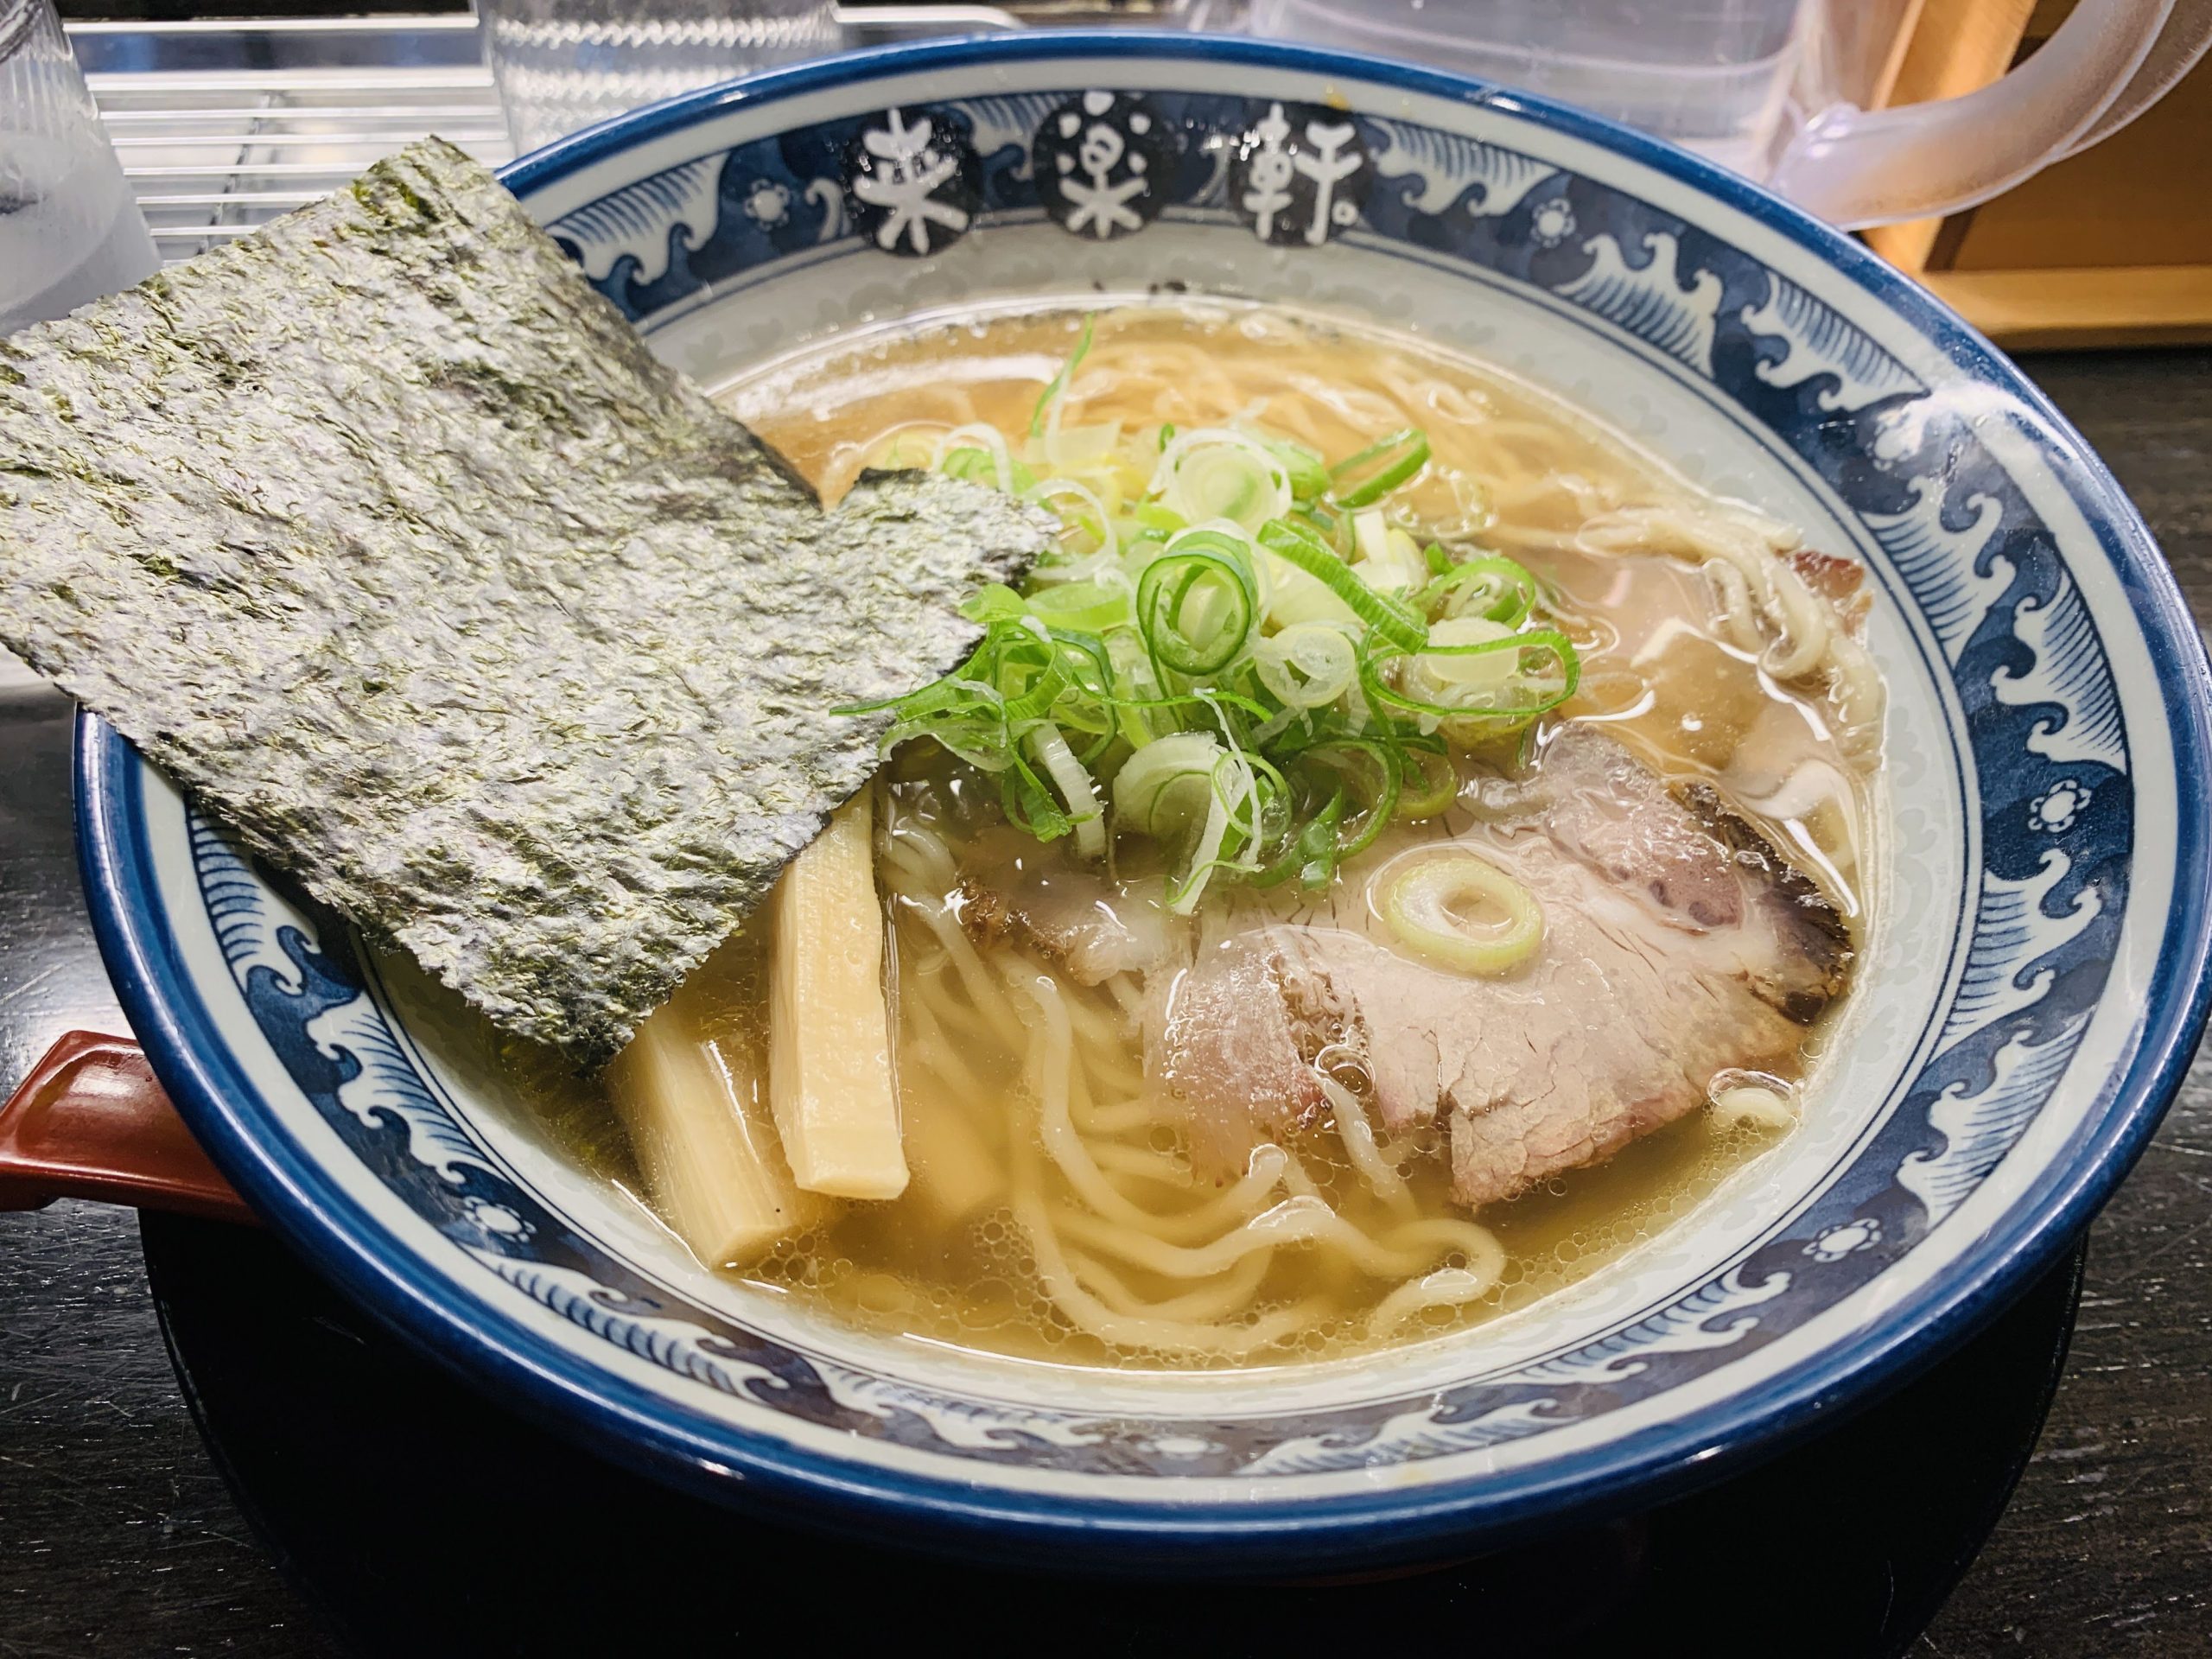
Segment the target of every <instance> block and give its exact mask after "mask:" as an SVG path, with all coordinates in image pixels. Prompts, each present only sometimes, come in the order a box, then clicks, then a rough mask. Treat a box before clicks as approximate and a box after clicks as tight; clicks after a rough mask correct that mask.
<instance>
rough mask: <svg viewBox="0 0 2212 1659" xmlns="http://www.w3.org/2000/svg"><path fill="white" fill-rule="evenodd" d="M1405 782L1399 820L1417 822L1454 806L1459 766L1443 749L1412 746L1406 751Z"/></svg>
mask: <svg viewBox="0 0 2212 1659" xmlns="http://www.w3.org/2000/svg"><path fill="white" fill-rule="evenodd" d="M1403 759H1404V761H1405V769H1406V775H1405V782H1404V784H1403V785H1402V786H1401V787H1400V789H1399V791H1398V812H1397V817H1398V821H1399V822H1400V823H1419V822H1420V821H1421V820H1422V819H1424V818H1433V817H1437V816H1438V815H1439V814H1440V813H1442V812H1444V811H1446V810H1449V809H1450V807H1451V805H1452V803H1453V802H1454V801H1456V800H1458V799H1459V768H1458V767H1457V766H1453V765H1452V757H1451V756H1450V755H1448V754H1446V753H1444V752H1443V751H1442V750H1440V749H1419V748H1414V747H1411V746H1408V747H1407V749H1406V751H1405V753H1404V757H1403Z"/></svg>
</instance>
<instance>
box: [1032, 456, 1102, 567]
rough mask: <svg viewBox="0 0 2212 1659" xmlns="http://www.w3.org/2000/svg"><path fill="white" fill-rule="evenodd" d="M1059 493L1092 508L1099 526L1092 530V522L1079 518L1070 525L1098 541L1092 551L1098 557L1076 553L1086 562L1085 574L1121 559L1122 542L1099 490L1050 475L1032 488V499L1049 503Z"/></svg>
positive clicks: (1077, 481) (1093, 515)
mask: <svg viewBox="0 0 2212 1659" xmlns="http://www.w3.org/2000/svg"><path fill="white" fill-rule="evenodd" d="M1060 496H1072V497H1073V498H1074V499H1076V500H1077V501H1078V502H1080V503H1081V504H1082V505H1084V507H1086V508H1088V509H1089V510H1090V518H1092V519H1093V520H1095V521H1096V529H1093V528H1092V527H1091V525H1090V524H1085V523H1083V522H1081V521H1080V520H1078V521H1077V523H1076V524H1073V525H1072V526H1071V528H1074V529H1078V530H1083V531H1087V532H1088V533H1089V534H1090V538H1091V539H1092V540H1093V541H1094V542H1096V543H1097V544H1098V545H1097V547H1096V549H1095V550H1093V551H1094V553H1095V555H1096V557H1095V559H1094V558H1090V557H1089V556H1084V555H1080V554H1078V555H1077V558H1080V559H1084V561H1085V563H1084V575H1085V576H1087V575H1090V574H1092V571H1093V570H1094V569H1095V568H1096V566H1098V565H1103V564H1107V563H1111V562H1112V561H1114V560H1115V559H1116V558H1119V557H1120V556H1121V552H1122V542H1121V537H1120V536H1119V534H1118V533H1116V531H1115V529H1114V515H1113V514H1112V513H1110V512H1107V511H1106V504H1105V503H1104V502H1103V501H1101V500H1100V499H1098V493H1097V492H1096V490H1094V489H1092V488H1091V487H1090V486H1089V485H1088V484H1084V483H1082V482H1080V481H1079V480H1076V479H1072V478H1048V479H1046V480H1042V481H1041V482H1039V483H1038V484H1035V485H1033V486H1031V488H1030V491H1029V499H1031V500H1032V501H1035V502H1038V503H1039V504H1040V505H1042V504H1046V503H1050V502H1051V501H1052V500H1054V499H1056V498H1058V497H1060ZM1053 511H1054V512H1059V509H1058V508H1057V507H1055V508H1053ZM1061 516H1062V518H1065V517H1066V515H1065V514H1062V515H1061ZM1066 568H1067V567H1066V566H1065V564H1063V565H1062V566H1061V569H1064V570H1065V569H1066ZM1044 574H1046V573H1045V571H1044V570H1042V569H1040V570H1039V575H1044ZM1080 579H1081V578H1077V580H1080Z"/></svg>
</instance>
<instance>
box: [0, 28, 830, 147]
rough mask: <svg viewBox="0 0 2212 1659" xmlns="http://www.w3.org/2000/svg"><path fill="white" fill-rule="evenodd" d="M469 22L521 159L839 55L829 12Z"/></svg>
mask: <svg viewBox="0 0 2212 1659" xmlns="http://www.w3.org/2000/svg"><path fill="white" fill-rule="evenodd" d="M5 3H7V0H0V4H5ZM476 16H477V20H478V22H479V23H480V25H481V26H482V29H483V31H484V54H485V56H486V59H487V60H489V61H490V63H491V66H492V78H493V80H495V81H496V82H497V83H498V84H499V102H500V104H501V105H503V106H504V107H505V110H506V112H507V130H508V131H509V132H510V133H512V135H513V136H514V141H515V149H516V150H517V151H518V152H520V151H524V150H531V149H537V147H538V146H539V145H540V144H543V143H550V142H551V141H552V140H554V139H556V138H558V137H561V136H562V135H563V133H569V132H574V131H575V130H576V129H577V128H579V127H587V126H589V125H590V124H592V123H593V122H594V121H601V120H604V119H606V118H607V117H608V116H611V115H620V113H621V112H622V111H625V110H628V109H634V108H635V107H637V106H638V105H640V104H651V103H652V102H654V101H655V100H656V99H664V98H672V97H674V96H675V95H676V94H677V93H678V92H689V91H690V90H691V89H692V88H693V87H695V86H711V85H713V84H714V83H715V81H718V80H728V79H730V78H731V77H732V76H734V75H742V74H746V73H750V72H751V71H753V70H755V69H761V68H766V67H768V66H770V65H772V64H778V63H789V62H791V61H793V60H797V59H799V58H812V57H819V56H821V55H822V54H824V53H829V52H835V51H836V50H837V48H839V47H840V46H842V44H843V34H842V29H840V28H839V25H838V22H837V13H836V6H835V5H834V4H832V3H831V0H476Z"/></svg>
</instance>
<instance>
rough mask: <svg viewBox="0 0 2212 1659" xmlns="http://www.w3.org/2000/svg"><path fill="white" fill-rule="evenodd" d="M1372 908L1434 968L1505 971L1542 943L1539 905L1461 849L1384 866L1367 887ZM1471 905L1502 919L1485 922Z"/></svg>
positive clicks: (1517, 884)
mask: <svg viewBox="0 0 2212 1659" xmlns="http://www.w3.org/2000/svg"><path fill="white" fill-rule="evenodd" d="M1371 891H1372V899H1373V903H1374V905H1375V908H1376V913H1377V914H1379V915H1380V916H1381V917H1382V918H1383V921H1384V922H1386V923H1388V924H1389V928H1390V931H1392V932H1394V933H1395V934H1396V935H1397V936H1398V938H1399V939H1400V940H1401V941H1402V942H1403V943H1404V944H1405V945H1406V946H1407V947H1408V949H1409V950H1414V951H1415V952H1416V953H1418V954H1419V955H1420V956H1421V957H1424V958H1426V959H1427V960H1428V961H1430V962H1433V963H1436V964H1437V965H1438V966H1439V967H1443V968H1449V969H1452V970H1453V971H1455V972H1458V973H1463V974H1484V975H1491V974H1503V973H1506V972H1509V971H1510V970H1511V969H1514V968H1516V967H1517V966H1519V965H1520V964H1521V963H1523V962H1525V961H1526V960H1528V958H1529V956H1530V955H1531V954H1532V953H1533V952H1534V951H1535V949H1536V947H1537V946H1538V945H1539V944H1542V943H1543V938H1544V912H1543V907H1542V906H1541V905H1539V904H1538V903H1537V902H1536V898H1535V894H1534V893H1530V892H1529V889H1528V888H1526V887H1522V885H1521V883H1520V882H1518V881H1516V880H1514V879H1513V878H1512V877H1511V876H1510V875H1508V874H1506V873H1505V872H1504V871H1503V870H1501V869H1499V868H1497V865H1495V864H1493V863H1491V861H1489V860H1488V859H1486V858H1483V857H1481V856H1479V855H1477V854H1475V853H1473V852H1471V851H1469V850H1467V849H1465V848H1454V849H1452V850H1451V851H1449V852H1445V853H1439V854H1435V855H1432V856H1428V857H1424V858H1420V859H1417V860H1415V861H1413V862H1412V863H1410V864H1408V865H1406V866H1403V867H1402V868H1398V869H1395V870H1385V871H1384V872H1383V874H1381V875H1379V876H1378V877H1377V878H1376V886H1375V887H1374V888H1373V889H1372V890H1371ZM1476 906H1483V907H1487V908H1489V909H1491V910H1493V911H1495V912H1497V913H1498V914H1499V915H1500V916H1501V917H1502V918H1503V919H1502V920H1501V921H1499V922H1497V923H1495V924H1491V925H1483V924H1481V923H1478V922H1475V921H1472V920H1471V919H1470V918H1468V917H1467V915H1466V913H1465V912H1467V911H1469V910H1470V909H1472V908H1474V907H1476Z"/></svg>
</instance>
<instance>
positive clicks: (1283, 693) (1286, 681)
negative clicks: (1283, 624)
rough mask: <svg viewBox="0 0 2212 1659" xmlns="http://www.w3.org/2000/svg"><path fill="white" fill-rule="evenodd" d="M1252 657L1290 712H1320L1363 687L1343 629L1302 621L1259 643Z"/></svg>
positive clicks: (1264, 681) (1262, 678)
mask: <svg viewBox="0 0 2212 1659" xmlns="http://www.w3.org/2000/svg"><path fill="white" fill-rule="evenodd" d="M1252 657H1253V661H1254V663H1255V665H1256V667H1257V669H1258V671H1259V676H1260V683H1261V684H1262V685H1264V686H1266V687H1267V688H1268V690H1269V691H1271V692H1273V693H1274V696H1275V700H1276V701H1277V702H1281V704H1282V705H1283V706H1284V708H1285V709H1320V708H1324V707H1325V706H1326V705H1328V704H1330V703H1332V702H1335V701H1336V700H1337V699H1338V697H1340V696H1344V693H1345V692H1347V691H1349V690H1351V689H1352V687H1353V686H1355V685H1357V683H1359V653H1358V652H1357V650H1356V649H1355V648H1354V647H1353V645H1352V642H1351V639H1349V638H1348V637H1346V635H1345V633H1344V630H1343V629H1342V628H1339V627H1332V626H1330V625H1329V624H1328V623H1326V622H1300V623H1298V624H1296V625H1295V626H1291V627H1287V628H1285V629H1283V630H1282V631H1281V632H1280V633H1277V634H1274V635H1273V636H1271V637H1269V638H1268V639H1262V640H1259V641H1257V642H1256V643H1255V645H1253V647H1252Z"/></svg>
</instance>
